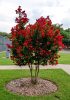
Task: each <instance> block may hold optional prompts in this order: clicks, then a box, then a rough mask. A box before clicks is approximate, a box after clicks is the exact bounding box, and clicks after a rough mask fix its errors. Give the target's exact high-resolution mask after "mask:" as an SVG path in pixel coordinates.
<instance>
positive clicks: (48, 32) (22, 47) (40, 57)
mask: <svg viewBox="0 0 70 100" xmlns="http://www.w3.org/2000/svg"><path fill="white" fill-rule="evenodd" d="M16 14H19V17H18V18H16V22H17V25H16V26H15V27H13V28H12V29H11V37H10V40H11V41H12V45H8V47H9V48H10V49H11V52H12V56H11V59H12V60H13V61H14V62H15V64H17V65H19V66H22V65H28V66H29V69H30V73H31V82H32V83H33V84H36V83H37V77H38V73H39V65H47V64H48V63H49V64H52V65H54V64H55V65H56V64H58V58H59V55H58V51H59V50H60V49H62V48H63V46H64V45H63V43H62V38H63V37H62V35H61V34H60V30H59V29H58V28H56V27H55V26H54V25H52V22H51V20H50V18H49V16H47V18H44V17H40V18H39V19H38V20H36V22H35V23H34V24H32V25H31V24H29V25H27V26H26V24H27V22H28V18H27V15H26V13H25V11H22V9H21V6H19V7H18V9H17V10H16ZM33 65H35V75H34V76H33Z"/></svg>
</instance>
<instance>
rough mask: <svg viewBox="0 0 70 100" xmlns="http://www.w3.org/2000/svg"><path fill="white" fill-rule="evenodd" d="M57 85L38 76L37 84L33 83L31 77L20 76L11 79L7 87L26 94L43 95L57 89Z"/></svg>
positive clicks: (20, 93) (12, 90) (14, 91)
mask: <svg viewBox="0 0 70 100" xmlns="http://www.w3.org/2000/svg"><path fill="white" fill-rule="evenodd" d="M57 88H58V87H57V85H56V84H54V83H53V82H51V81H49V80H44V79H41V78H38V83H37V84H36V85H34V84H32V83H31V80H30V78H20V79H16V80H12V81H10V82H9V83H8V84H7V85H6V89H7V90H9V91H11V92H13V93H17V94H19V95H25V96H41V95H47V94H50V93H53V92H55V91H57Z"/></svg>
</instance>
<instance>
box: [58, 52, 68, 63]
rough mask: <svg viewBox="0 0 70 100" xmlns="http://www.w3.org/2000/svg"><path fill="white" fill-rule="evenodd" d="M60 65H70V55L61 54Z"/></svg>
mask: <svg viewBox="0 0 70 100" xmlns="http://www.w3.org/2000/svg"><path fill="white" fill-rule="evenodd" d="M59 64H70V53H60V58H59Z"/></svg>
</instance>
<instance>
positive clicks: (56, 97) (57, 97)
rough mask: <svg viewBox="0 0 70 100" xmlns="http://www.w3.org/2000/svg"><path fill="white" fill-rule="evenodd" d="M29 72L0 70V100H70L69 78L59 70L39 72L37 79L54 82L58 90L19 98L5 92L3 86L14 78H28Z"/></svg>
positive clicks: (19, 96)
mask: <svg viewBox="0 0 70 100" xmlns="http://www.w3.org/2000/svg"><path fill="white" fill-rule="evenodd" d="M29 76H30V73H29V70H0V100H70V76H69V75H68V74H66V73H65V72H64V71H63V70H61V69H47V70H40V73H39V77H41V78H43V79H48V80H51V81H53V82H55V83H56V84H57V86H58V90H57V91H56V92H55V93H51V94H48V95H44V96H33V97H31V96H21V95H17V94H14V93H12V92H9V91H8V90H6V88H5V85H6V84H7V83H8V82H9V81H11V80H13V79H16V78H22V77H29Z"/></svg>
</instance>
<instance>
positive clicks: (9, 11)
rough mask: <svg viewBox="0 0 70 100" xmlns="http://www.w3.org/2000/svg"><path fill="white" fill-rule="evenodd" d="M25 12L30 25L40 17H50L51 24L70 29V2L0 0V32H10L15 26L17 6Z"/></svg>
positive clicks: (63, 0) (64, 0)
mask: <svg viewBox="0 0 70 100" xmlns="http://www.w3.org/2000/svg"><path fill="white" fill-rule="evenodd" d="M19 5H20V6H22V9H23V10H25V11H26V13H27V16H28V18H29V19H30V21H29V22H30V23H34V22H35V20H36V19H38V18H39V17H40V16H44V17H46V16H48V15H49V16H50V18H51V20H52V22H53V23H59V24H63V27H64V28H69V27H70V0H0V32H8V33H9V32H10V30H11V27H13V26H14V25H15V17H16V16H17V15H16V13H15V10H16V9H17V8H18V6H19Z"/></svg>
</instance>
